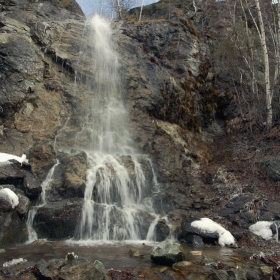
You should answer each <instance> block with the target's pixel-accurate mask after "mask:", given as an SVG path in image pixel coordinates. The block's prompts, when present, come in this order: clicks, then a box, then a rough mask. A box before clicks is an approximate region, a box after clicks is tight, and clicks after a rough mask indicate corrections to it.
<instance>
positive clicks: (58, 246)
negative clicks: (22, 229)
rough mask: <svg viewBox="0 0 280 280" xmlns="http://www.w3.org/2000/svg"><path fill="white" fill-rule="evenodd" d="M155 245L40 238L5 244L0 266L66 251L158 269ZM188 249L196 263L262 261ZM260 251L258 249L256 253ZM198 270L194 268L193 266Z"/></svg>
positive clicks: (117, 265) (233, 252) (119, 265)
mask: <svg viewBox="0 0 280 280" xmlns="http://www.w3.org/2000/svg"><path fill="white" fill-rule="evenodd" d="M153 245H154V244H152V243H151V244H145V243H141V242H138V243H132V244H127V243H118V244H116V243H115V244H100V243H99V244H98V243H88V244H85V243H82V244H79V243H74V242H71V241H70V242H69V241H57V242H54V241H47V240H38V241H36V242H34V243H32V244H28V245H27V244H20V245H14V246H9V247H2V248H1V249H4V250H0V267H2V265H3V263H5V262H8V261H11V260H12V259H18V258H24V259H26V260H28V261H33V262H37V261H39V260H40V259H45V260H50V259H58V258H63V259H64V258H65V256H66V255H67V253H69V252H74V253H75V254H76V255H78V257H79V259H85V260H88V261H94V260H99V261H101V262H102V263H103V264H104V266H105V267H106V268H107V269H110V268H113V269H123V268H130V267H131V268H133V267H134V268H144V267H145V268H155V267H158V266H156V265H154V264H153V263H151V260H150V250H151V249H152V247H153ZM182 247H183V249H184V251H185V259H186V261H190V262H192V263H195V264H200V263H201V264H202V263H211V262H222V263H224V264H226V265H227V266H229V267H232V268H236V267H239V268H246V267H248V266H252V265H253V266H259V265H262V264H261V263H259V262H258V263H256V261H250V260H249V257H250V255H249V254H246V253H244V252H242V251H240V250H239V249H238V250H237V249H230V248H226V247H218V246H210V247H206V248H203V250H201V251H202V254H201V255H199V256H195V255H193V254H192V253H191V251H195V250H196V249H194V248H193V247H191V246H188V245H185V244H182ZM131 249H132V250H134V251H138V252H139V253H140V254H141V255H143V256H142V257H141V258H135V257H131V256H130V254H129V251H130V250H131ZM256 253H257V252H256ZM194 269H195V268H194Z"/></svg>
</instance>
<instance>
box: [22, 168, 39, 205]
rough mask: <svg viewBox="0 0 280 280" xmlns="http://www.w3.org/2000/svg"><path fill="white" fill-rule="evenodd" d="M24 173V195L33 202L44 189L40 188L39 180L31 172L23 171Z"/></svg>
mask: <svg viewBox="0 0 280 280" xmlns="http://www.w3.org/2000/svg"><path fill="white" fill-rule="evenodd" d="M23 173H24V193H25V194H26V196H28V197H29V198H30V199H31V200H34V199H37V198H38V197H39V195H40V194H41V192H42V187H41V186H40V184H39V182H38V180H37V179H36V178H35V177H34V175H33V174H32V173H31V172H29V171H25V170H24V171H23Z"/></svg>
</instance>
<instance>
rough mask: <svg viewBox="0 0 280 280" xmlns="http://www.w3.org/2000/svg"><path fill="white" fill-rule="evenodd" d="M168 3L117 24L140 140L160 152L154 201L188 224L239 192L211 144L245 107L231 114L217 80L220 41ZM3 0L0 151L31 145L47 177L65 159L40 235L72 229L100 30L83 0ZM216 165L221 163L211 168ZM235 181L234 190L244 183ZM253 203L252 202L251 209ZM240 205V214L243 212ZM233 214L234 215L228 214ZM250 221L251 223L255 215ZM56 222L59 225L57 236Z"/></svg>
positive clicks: (35, 164) (40, 219)
mask: <svg viewBox="0 0 280 280" xmlns="http://www.w3.org/2000/svg"><path fill="white" fill-rule="evenodd" d="M164 3H165V2H164V1H160V2H159V3H158V4H157V5H152V6H150V7H148V8H147V10H146V15H149V13H148V11H150V13H151V14H150V17H149V19H148V18H147V19H145V20H143V21H141V22H134V21H116V22H114V23H113V25H114V40H115V41H116V42H117V43H118V49H119V54H120V59H121V65H122V66H121V74H122V77H123V85H124V86H123V100H124V103H125V105H126V108H127V111H128V113H129V119H130V122H129V128H130V131H131V134H132V135H133V139H134V141H135V144H136V146H137V148H138V149H139V151H140V152H143V153H146V154H148V155H149V156H150V158H151V160H152V162H153V163H154V166H155V171H156V173H157V174H158V180H159V183H160V186H161V192H160V193H159V195H157V196H156V197H155V204H156V205H164V208H165V211H166V212H167V213H168V214H169V217H170V218H171V220H173V223H179V222H180V219H181V215H182V214H185V215H187V216H193V215H198V216H200V215H208V216H210V217H211V216H215V215H216V214H217V213H218V212H219V210H220V209H221V208H223V207H224V205H225V201H224V200H223V199H220V198H219V196H224V197H225V199H227V198H228V194H227V190H228V189H227V188H228V186H229V183H228V182H229V180H227V179H225V178H226V177H227V176H229V177H230V175H231V174H229V173H230V171H229V170H228V169H226V168H225V169H221V170H220V171H219V172H220V173H217V174H216V171H217V169H218V167H220V165H221V163H220V162H218V163H217V161H215V159H217V157H214V154H213V150H212V146H213V143H214V144H216V145H217V146H216V147H218V146H219V144H218V142H217V139H219V141H220V138H219V137H221V136H223V135H224V134H225V129H224V127H223V126H222V125H221V123H223V121H224V120H227V121H229V120H230V116H234V114H232V115H230V114H227V113H226V112H229V110H228V111H227V109H228V108H229V105H230V101H231V98H232V94H231V92H229V91H228V89H227V87H223V86H219V84H218V86H217V84H216V83H213V75H214V74H213V69H212V68H211V52H210V49H209V41H207V40H206V39H205V38H204V37H202V36H200V35H199V32H198V30H197V28H198V26H199V22H196V21H195V19H194V20H192V19H190V17H191V16H190V14H191V13H192V10H191V9H190V11H189V13H190V14H186V15H184V14H182V13H180V7H179V6H174V7H173V10H172V11H173V12H172V15H171V16H170V15H168V16H166V15H167V13H166V7H165V6H164ZM0 5H1V6H0V9H2V13H1V15H0V80H1V88H0V100H1V103H0V106H1V107H0V140H1V141H0V150H1V151H3V152H8V153H12V154H17V155H21V154H22V153H23V152H25V153H27V155H28V158H29V161H30V165H31V169H32V172H33V173H34V174H35V176H36V178H37V179H38V180H39V182H42V181H43V179H44V178H45V177H46V174H47V173H48V171H49V170H50V168H51V167H52V166H53V165H54V164H55V162H56V159H59V160H60V162H61V164H60V167H59V168H58V169H57V171H56V174H55V180H54V181H53V183H52V186H51V188H50V189H49V190H48V192H47V199H48V201H49V202H51V203H50V204H49V205H48V206H46V207H43V208H41V209H40V210H39V211H38V215H37V216H36V218H35V220H34V226H35V228H36V229H37V231H38V233H39V234H40V237H49V238H62V237H66V236H73V235H74V232H75V224H76V221H77V220H78V218H79V215H80V209H81V206H82V200H81V199H80V198H82V197H83V193H84V188H85V176H86V169H87V160H86V154H85V153H83V152H80V151H78V150H75V151H73V150H72V151H71V149H73V148H74V147H75V145H74V144H75V141H76V138H77V134H78V133H79V131H80V130H81V128H82V126H83V124H84V123H85V122H86V119H85V116H86V115H87V111H88V110H90V108H89V104H90V103H91V99H92V98H94V94H95V93H94V91H93V85H94V83H95V81H94V75H93V73H92V71H93V70H92V68H91V63H92V55H91V54H92V51H93V50H92V46H91V43H90V41H89V40H88V38H89V37H90V36H89V28H88V26H87V24H86V19H85V17H84V16H83V14H82V12H81V10H80V8H79V6H78V5H77V4H76V3H75V2H72V1H70V2H69V1H65V2H64V1H37V2H31V1H27V0H26V1H1V2H0ZM168 9H169V7H168ZM178 9H179V10H178ZM168 11H169V13H170V10H168ZM151 18H152V19H151ZM231 109H232V107H231ZM233 111H234V109H233ZM82 141H84V142H85V143H86V142H87V141H89V140H88V138H87V137H84V138H83V139H82ZM70 151H71V152H70ZM71 153H72V154H71ZM230 156H231V155H230ZM223 158H224V157H223ZM213 159H214V161H213ZM218 159H219V158H218ZM211 161H213V162H214V163H215V168H213V169H211V168H210V169H205V167H207V166H208V163H209V162H211ZM149 172H150V171H149V170H146V176H147V177H149V176H150V175H149ZM215 174H216V177H215ZM230 178H232V177H230ZM239 179H240V178H238V180H239ZM234 180H235V179H232V181H234ZM236 180H237V179H236ZM240 180H242V179H240ZM235 183H236V181H234V183H232V184H230V187H232V188H235V187H236V185H238V184H235ZM233 185H234V186H233ZM236 188H238V187H236ZM241 188H245V187H244V186H243V185H241ZM247 188H248V191H250V189H249V187H248V186H247ZM18 192H20V191H18ZM234 192H235V189H234V190H231V193H230V195H231V194H233V193H234ZM241 193H242V192H241ZM23 195H26V194H23ZM30 199H31V200H32V199H34V197H32V198H30ZM254 199H255V198H254V197H251V200H250V201H249V202H250V203H251V202H252V203H254ZM245 200H246V199H245ZM245 200H244V201H243V200H242V199H241V204H242V203H243V202H244V203H243V204H242V205H241V206H240V207H241V208H242V209H243V208H244V207H245V206H244V205H245V204H246V203H248V201H247V200H246V201H245ZM242 201H243V202H242ZM159 207H160V206H159ZM275 207H276V208H277V209H278V208H279V205H276V206H275ZM275 207H274V208H273V207H272V208H273V209H274V210H273V211H274V212H275V211H276V210H275ZM236 209H237V208H234V210H232V211H233V212H234V213H238V211H239V210H240V209H239V208H238V209H239V210H238V209H237V210H236ZM244 209H245V208H244ZM14 211H15V210H14ZM244 211H245V210H244ZM256 211H257V210H256ZM265 211H267V210H264V214H266V215H267V212H265ZM210 212H211V213H210ZM11 213H13V215H17V217H18V219H19V221H23V220H24V219H26V211H25V212H24V214H19V213H17V214H14V213H16V212H13V211H11V212H10V214H9V215H11ZM66 214H67V215H66ZM230 214H232V213H228V212H227V211H224V212H223V216H224V217H228V215H230ZM61 215H63V217H64V220H63V223H61V222H60V218H61ZM236 215H237V216H238V217H237V216H234V217H235V218H236V219H237V220H238V219H239V218H240V217H239V214H236ZM7 219H8V218H7ZM243 220H245V224H248V223H249V222H251V221H252V220H254V217H249V218H248V217H245V218H243ZM65 225H68V226H67V227H65ZM47 228H52V229H54V228H55V229H56V230H55V231H54V232H53V233H48V232H47Z"/></svg>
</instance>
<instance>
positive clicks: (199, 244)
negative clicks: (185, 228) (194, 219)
mask: <svg viewBox="0 0 280 280" xmlns="http://www.w3.org/2000/svg"><path fill="white" fill-rule="evenodd" d="M192 245H193V247H196V248H203V247H204V243H203V239H202V237H201V236H199V235H196V234H194V235H193V237H192Z"/></svg>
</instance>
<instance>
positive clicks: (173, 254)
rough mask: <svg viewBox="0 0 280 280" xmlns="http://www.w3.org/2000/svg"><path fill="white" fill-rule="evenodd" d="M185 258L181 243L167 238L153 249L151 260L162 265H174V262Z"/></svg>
mask: <svg viewBox="0 0 280 280" xmlns="http://www.w3.org/2000/svg"><path fill="white" fill-rule="evenodd" d="M183 258H184V253H183V250H182V249H181V248H180V244H178V243H175V242H173V241H171V240H170V239H167V240H165V241H162V242H160V243H158V244H157V245H156V246H155V247H154V248H153V249H152V250H151V260H152V262H154V263H157V264H160V265H172V264H173V263H176V262H180V261H182V260H183Z"/></svg>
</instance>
